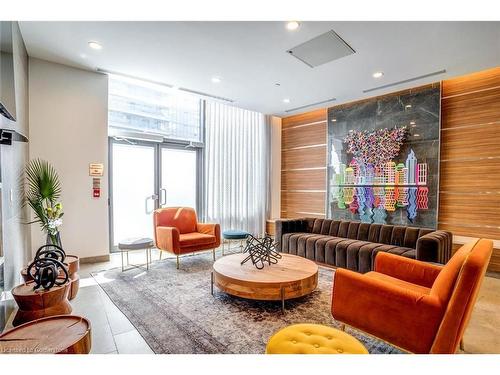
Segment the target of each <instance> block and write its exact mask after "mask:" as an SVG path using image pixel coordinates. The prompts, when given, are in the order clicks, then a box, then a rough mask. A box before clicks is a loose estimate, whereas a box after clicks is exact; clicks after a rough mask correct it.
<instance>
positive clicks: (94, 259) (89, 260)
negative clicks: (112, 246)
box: [80, 254, 109, 264]
mask: <svg viewBox="0 0 500 375" xmlns="http://www.w3.org/2000/svg"><path fill="white" fill-rule="evenodd" d="M101 262H109V254H106V255H98V256H95V257H85V258H80V264H86V263H101Z"/></svg>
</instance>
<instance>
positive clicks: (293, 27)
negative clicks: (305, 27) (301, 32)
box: [286, 21, 300, 30]
mask: <svg viewBox="0 0 500 375" xmlns="http://www.w3.org/2000/svg"><path fill="white" fill-rule="evenodd" d="M299 26H300V23H298V22H297V21H290V22H287V24H286V28H287V29H288V30H297V29H298V28H299Z"/></svg>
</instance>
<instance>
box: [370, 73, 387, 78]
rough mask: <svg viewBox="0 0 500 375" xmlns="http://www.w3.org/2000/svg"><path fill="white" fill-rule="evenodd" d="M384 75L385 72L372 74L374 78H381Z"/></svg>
mask: <svg viewBox="0 0 500 375" xmlns="http://www.w3.org/2000/svg"><path fill="white" fill-rule="evenodd" d="M383 75H384V72H375V73H373V74H372V76H373V78H380V77H382V76H383Z"/></svg>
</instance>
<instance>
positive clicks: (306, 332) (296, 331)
mask: <svg viewBox="0 0 500 375" xmlns="http://www.w3.org/2000/svg"><path fill="white" fill-rule="evenodd" d="M266 354H368V350H366V348H365V347H364V346H363V344H361V342H359V341H358V340H357V339H355V338H354V337H352V336H351V335H349V334H347V333H345V332H342V331H340V330H338V329H335V328H332V327H328V326H323V325H321V324H294V325H291V326H288V327H285V328H283V329H282V330H280V331H278V332H276V333H275V334H274V335H273V336H272V337H271V338H270V339H269V342H268V343H267V347H266Z"/></svg>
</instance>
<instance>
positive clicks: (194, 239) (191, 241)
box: [179, 232, 216, 247]
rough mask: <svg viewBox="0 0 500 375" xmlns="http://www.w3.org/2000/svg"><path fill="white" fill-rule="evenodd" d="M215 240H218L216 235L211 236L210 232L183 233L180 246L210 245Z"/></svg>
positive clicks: (180, 236) (180, 237)
mask: <svg viewBox="0 0 500 375" xmlns="http://www.w3.org/2000/svg"><path fill="white" fill-rule="evenodd" d="M214 242H216V238H215V236H211V235H209V234H204V233H198V232H192V233H183V234H180V235H179V245H180V247H188V246H195V245H209V244H211V243H214Z"/></svg>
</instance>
